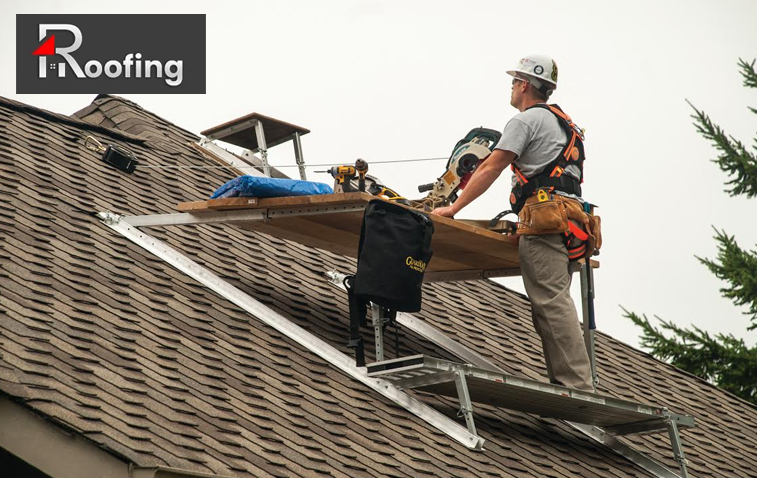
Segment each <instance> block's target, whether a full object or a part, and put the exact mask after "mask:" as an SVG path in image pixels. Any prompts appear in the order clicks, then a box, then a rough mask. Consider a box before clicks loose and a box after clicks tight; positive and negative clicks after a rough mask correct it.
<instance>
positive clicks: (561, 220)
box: [517, 193, 602, 256]
mask: <svg viewBox="0 0 757 478" xmlns="http://www.w3.org/2000/svg"><path fill="white" fill-rule="evenodd" d="M518 218H519V221H520V222H519V224H518V231H517V234H519V235H538V234H565V233H568V232H569V231H570V225H569V221H573V223H574V224H575V225H577V226H579V227H580V228H581V229H583V230H584V231H585V232H586V233H587V234H588V235H589V238H588V240H587V243H588V244H587V255H588V256H592V255H593V254H594V251H595V250H599V248H600V247H602V220H601V218H600V217H599V216H593V215H590V214H587V213H586V212H584V210H583V207H582V206H581V203H579V202H578V201H576V200H574V199H571V198H567V197H564V196H560V195H556V194H555V195H553V194H546V193H545V194H541V193H539V194H535V195H533V196H531V197H529V198H528V199H527V200H526V204H525V205H524V206H523V209H522V210H521V212H520V214H519V215H518Z"/></svg>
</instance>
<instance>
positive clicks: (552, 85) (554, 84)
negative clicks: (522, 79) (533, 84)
mask: <svg viewBox="0 0 757 478" xmlns="http://www.w3.org/2000/svg"><path fill="white" fill-rule="evenodd" d="M505 73H507V74H508V75H510V76H512V77H515V76H516V73H520V74H521V75H523V76H526V77H529V78H534V79H536V80H537V81H541V82H544V83H547V84H549V85H550V86H551V87H552V89H553V90H556V89H557V83H555V82H553V81H550V80H545V79H544V78H539V77H535V76H532V75H530V74H528V73H525V72H522V71H518V70H507V71H506V72H505Z"/></svg>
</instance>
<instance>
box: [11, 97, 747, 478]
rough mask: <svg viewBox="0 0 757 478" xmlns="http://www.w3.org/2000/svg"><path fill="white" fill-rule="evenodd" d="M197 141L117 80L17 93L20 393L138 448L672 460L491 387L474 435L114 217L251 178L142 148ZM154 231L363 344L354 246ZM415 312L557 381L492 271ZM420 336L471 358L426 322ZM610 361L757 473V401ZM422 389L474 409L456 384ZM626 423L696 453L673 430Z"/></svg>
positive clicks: (714, 454) (393, 470)
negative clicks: (603, 440)
mask: <svg viewBox="0 0 757 478" xmlns="http://www.w3.org/2000/svg"><path fill="white" fill-rule="evenodd" d="M88 135H93V136H95V137H96V138H97V139H99V140H100V141H101V142H103V143H112V142H117V143H119V144H121V145H123V146H126V147H127V148H129V149H131V150H132V151H133V152H134V153H135V154H136V155H137V157H138V158H139V160H140V167H139V168H138V169H137V171H136V172H135V173H134V174H133V175H128V174H125V173H123V172H121V171H118V170H116V169H114V168H111V167H110V166H108V165H106V164H105V163H103V162H102V161H101V160H100V159H99V157H98V155H97V154H96V153H94V152H92V151H90V150H87V149H86V148H85V147H84V138H85V137H86V136H88ZM197 139H198V137H197V136H195V135H193V134H192V133H189V132H187V131H185V130H183V129H181V128H179V127H177V126H175V125H173V124H171V123H170V122H168V121H166V120H164V119H161V118H159V117H157V116H156V115H154V114H152V113H150V112H147V111H145V110H143V109H142V108H141V107H139V106H138V105H136V104H134V103H132V102H130V101H128V100H125V99H123V98H118V97H113V96H107V95H101V96H99V97H98V98H97V99H96V100H95V101H94V102H93V103H92V105H90V106H88V107H86V108H84V109H83V110H81V111H79V112H77V113H76V114H75V115H74V117H66V116H63V115H58V114H54V113H49V112H44V111H42V110H38V109H36V108H33V107H30V106H28V105H23V104H20V103H18V102H15V101H12V100H7V99H2V98H0V354H1V360H0V392H1V393H4V394H6V395H7V396H9V397H11V398H12V399H14V400H16V401H18V402H20V403H23V404H24V405H25V406H27V407H29V408H31V409H33V410H35V411H36V412H38V413H40V414H43V415H44V416H46V417H47V418H49V419H50V420H51V421H53V422H55V423H57V424H59V425H60V426H63V427H65V428H67V429H69V430H73V431H75V432H77V433H80V434H82V435H83V436H85V437H87V438H89V439H90V440H92V441H93V442H95V443H97V444H98V445H99V446H101V447H103V448H105V449H107V450H109V451H111V452H112V453H115V454H117V455H119V456H121V457H123V458H124V459H127V460H129V461H131V462H133V463H135V464H136V465H139V466H152V465H164V466H172V467H178V468H185V469H190V470H196V471H202V472H209V473H217V474H223V475H236V476H276V477H279V476H282V477H283V476H292V477H315V476H323V475H331V476H335V477H379V476H389V477H415V476H442V477H452V476H465V477H490V476H515V477H528V476H549V477H555V478H567V477H571V478H573V477H587V478H588V477H613V478H617V477H646V476H651V475H650V474H649V473H647V472H646V471H644V470H642V469H641V468H639V467H638V466H636V465H634V464H633V463H631V462H630V461H628V460H626V459H625V458H623V457H620V456H618V455H616V454H615V453H613V452H612V451H610V450H607V449H605V448H603V447H602V446H600V445H598V444H596V443H594V442H592V441H591V440H589V439H588V438H586V437H584V436H583V435H581V434H580V433H578V432H576V431H574V430H573V429H572V428H570V427H568V426H567V425H565V424H563V423H561V422H559V421H556V420H551V419H543V418H540V417H536V416H531V415H527V414H523V413H518V412H513V411H508V410H503V409H495V408H492V407H488V406H485V405H475V410H476V425H477V428H478V431H479V434H480V435H481V436H482V437H483V438H485V439H486V440H487V442H486V445H485V451H482V452H475V451H471V450H469V449H467V448H465V447H464V446H462V445H460V444H458V443H456V442H455V441H453V440H452V439H450V438H449V437H447V436H446V435H444V434H443V433H441V432H439V431H437V430H436V429H435V428H433V427H431V426H429V425H428V424H426V423H425V422H423V421H422V420H420V419H418V418H416V417H415V416H414V415H412V414H411V413H409V412H407V411H406V410H405V409H403V408H401V407H399V406H397V405H395V404H394V403H392V402H390V401H389V400H387V399H385V398H383V397H382V396H380V395H378V394H376V393H374V392H372V391H370V390H369V389H368V388H367V387H365V386H363V385H362V384H360V383H358V382H355V381H354V380H352V379H350V378H349V377H347V376H346V375H344V374H343V373H341V372H340V371H338V370H337V369H335V368H334V367H332V366H330V365H329V364H327V363H324V362H323V360H321V359H320V358H319V357H318V356H316V355H315V354H313V353H311V352H310V351H308V350H306V349H304V348H303V347H301V346H300V345H298V344H296V343H295V342H293V341H292V340H290V339H289V338H287V337H285V336H282V335H281V334H280V333H279V332H277V331H275V330H273V329H271V328H270V327H268V326H266V325H264V324H263V323H262V322H260V321H258V320H257V319H256V318H255V317H252V316H250V315H249V314H247V313H246V312H244V311H243V310H240V309H239V308H238V307H237V306H235V305H234V304H231V303H230V302H228V301H227V300H225V299H224V298H222V297H219V296H218V295H216V294H214V293H213V292H211V291H210V290H208V289H206V288H204V287H203V286H201V285H200V284H198V283H197V282H195V281H194V280H192V279H190V278H188V277H187V276H186V275H184V274H183V273H181V272H179V271H177V270H175V269H173V268H172V267H171V266H169V265H167V264H166V263H164V262H163V261H161V260H160V259H158V258H156V257H154V256H152V255H151V254H150V253H148V252H146V251H144V250H143V249H141V248H140V247H138V246H136V245H134V244H133V243H131V242H130V241H128V240H127V239H125V238H123V237H121V236H120V235H118V234H116V233H115V232H113V231H112V230H110V229H109V228H107V227H106V226H104V225H103V224H101V223H100V221H99V220H98V219H97V218H96V217H94V215H93V213H96V212H98V211H104V210H110V211H113V212H116V213H119V214H127V215H133V214H156V213H169V212H174V211H175V206H176V204H178V203H179V202H183V201H189V200H197V199H202V198H204V197H207V196H208V195H209V194H210V193H211V192H212V191H213V190H214V189H215V188H217V187H218V186H219V185H221V184H223V183H224V182H226V181H227V180H229V179H231V178H232V176H231V175H230V174H231V173H228V172H224V170H222V169H218V168H214V169H204V170H203V169H178V170H177V169H161V168H145V167H143V166H151V165H152V166H158V165H162V166H165V165H174V166H176V165H183V166H187V165H213V164H215V163H210V162H209V160H208V159H207V158H205V157H204V156H203V155H201V154H200V153H198V151H197V150H196V149H195V148H193V147H192V146H191V144H190V143H192V142H194V141H196V140H197ZM148 232H149V233H150V234H152V235H154V236H156V237H157V238H159V239H161V240H164V241H166V242H167V243H169V244H170V245H172V246H174V247H176V248H177V249H179V250H180V251H182V252H183V253H184V254H186V255H188V256H189V257H191V258H192V259H193V260H195V261H197V262H199V263H201V264H203V265H204V266H206V267H208V268H209V269H211V270H212V271H214V272H215V273H216V274H218V275H220V276H221V277H222V278H224V279H225V280H227V281H229V282H230V283H232V284H233V285H235V286H236V287H238V288H240V289H241V290H243V291H244V292H246V293H247V294H250V295H251V296H253V297H255V298H256V299H257V300H259V301H261V302H263V303H264V304H266V305H268V306H269V307H271V308H273V309H274V310H276V311H277V312H279V313H281V314H283V315H284V316H285V317H287V318H288V319H290V320H291V321H292V322H294V323H295V324H297V325H299V326H301V327H303V328H305V329H306V330H308V331H310V332H311V333H313V334H315V335H317V336H318V337H319V338H321V339H323V340H325V341H327V342H328V343H330V344H331V345H333V346H334V347H337V348H339V349H340V350H341V351H343V352H344V353H346V354H350V353H351V351H350V350H349V349H348V348H347V347H346V335H347V327H348V309H347V301H346V295H345V294H344V293H343V292H341V291H340V290H339V289H337V288H336V287H334V286H332V285H330V284H329V283H328V282H327V281H326V279H325V273H326V272H327V271H329V270H331V269H336V270H339V271H342V272H350V271H352V270H354V261H352V260H351V259H347V258H344V257H341V256H338V255H335V254H332V253H329V252H326V251H321V250H314V249H311V248H306V247H303V246H301V245H299V244H296V243H293V242H288V241H284V240H280V239H277V238H275V237H270V236H266V235H263V234H256V233H253V232H250V231H245V230H241V229H238V228H234V227H231V226H228V225H219V224H215V225H202V226H181V227H166V228H152V229H149V230H148ZM416 315H417V316H418V317H420V318H422V319H423V320H425V321H428V322H429V323H430V324H432V325H433V326H435V327H437V328H439V329H440V330H442V331H443V332H445V333H446V334H448V335H450V336H451V337H453V338H454V339H455V340H457V341H459V342H461V343H463V344H464V345H466V346H468V347H470V348H473V349H475V350H477V351H478V352H480V353H481V354H483V355H484V356H486V357H488V358H489V359H490V360H492V361H494V362H495V363H497V364H498V365H499V366H500V367H502V368H503V369H504V370H505V371H507V372H508V373H511V374H515V375H522V376H526V377H529V378H534V379H540V380H545V379H544V377H545V375H546V371H545V367H544V362H543V359H542V356H541V345H540V341H539V339H538V337H537V336H536V334H535V332H534V331H533V328H532V325H531V319H530V312H529V308H528V300H527V298H525V297H523V296H522V295H520V294H517V293H515V292H512V291H510V290H507V289H506V288H504V287H502V286H500V285H498V284H496V283H494V282H491V281H476V282H454V283H437V284H433V285H426V286H424V308H423V311H422V312H420V313H418V314H416ZM600 326H601V322H600ZM368 338H369V336H368V331H366V339H368ZM387 342H388V351H389V356H390V357H393V356H394V350H393V340H391V339H390V340H388V341H387ZM368 343H369V344H370V343H371V341H370V340H368ZM400 345H401V346H400V348H401V352H402V354H403V355H409V354H415V353H426V354H429V355H432V356H435V357H439V358H447V359H451V360H455V357H452V356H451V355H450V354H449V353H447V352H445V351H444V350H442V349H440V348H439V347H437V346H435V345H434V344H432V343H430V342H428V341H426V340H424V339H422V338H420V337H417V336H415V335H414V334H412V333H410V332H408V331H403V332H402V334H401V338H400ZM368 352H369V354H368V355H369V357H370V352H371V350H369V351H368ZM597 360H598V367H599V373H600V378H601V381H602V383H601V391H602V392H603V393H607V394H609V395H612V396H615V397H619V398H624V399H628V400H635V401H640V402H645V403H654V404H658V405H664V406H668V407H669V408H670V409H671V410H673V411H675V412H678V413H688V414H691V415H694V416H695V417H696V419H697V424H698V427H697V428H694V429H688V430H685V431H683V432H682V436H683V440H684V447H685V452H686V454H687V457H688V458H689V461H690V464H689V470H690V473H691V475H692V476H697V477H707V476H712V477H716V476H729V477H744V478H747V477H752V478H755V477H757V456H755V453H754V450H755V449H757V407H754V406H753V405H750V404H748V403H746V402H744V401H742V400H740V399H738V398H736V397H734V396H732V395H730V394H728V393H726V392H724V391H721V390H719V389H717V388H716V387H713V386H711V385H709V384H707V383H706V382H704V381H702V380H699V379H697V378H696V377H693V376H691V375H689V374H686V373H684V372H682V371H679V370H677V369H675V368H673V367H671V366H670V365H667V364H665V363H662V362H659V361H657V360H655V359H653V358H652V357H650V356H649V355H647V354H645V353H643V352H640V351H638V350H634V349H633V348H631V347H629V346H627V345H624V344H622V343H620V342H618V341H616V340H614V339H612V338H611V337H608V336H606V335H604V334H602V333H597ZM416 396H417V397H418V398H420V399H421V400H422V401H424V402H426V403H428V404H430V405H431V406H433V407H434V408H436V409H437V410H439V411H441V412H442V413H444V414H445V415H448V416H450V417H455V415H456V412H457V404H456V403H455V401H453V400H449V399H444V398H439V397H435V396H432V395H427V394H416ZM626 440H627V441H628V442H629V443H631V444H632V445H633V446H634V447H636V448H637V449H639V450H640V451H643V452H645V453H648V454H649V455H651V456H652V457H654V458H655V459H657V460H659V461H661V462H663V463H665V464H666V465H667V466H668V467H670V468H671V469H677V465H676V463H675V461H674V460H673V458H672V453H671V451H670V446H669V442H668V437H667V435H666V434H659V435H649V436H634V437H630V438H627V439H626Z"/></svg>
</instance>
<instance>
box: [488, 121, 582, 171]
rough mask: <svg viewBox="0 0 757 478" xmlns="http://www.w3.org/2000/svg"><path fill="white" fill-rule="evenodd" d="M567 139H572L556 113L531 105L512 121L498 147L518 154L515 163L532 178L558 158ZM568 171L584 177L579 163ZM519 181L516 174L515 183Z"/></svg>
mask: <svg viewBox="0 0 757 478" xmlns="http://www.w3.org/2000/svg"><path fill="white" fill-rule="evenodd" d="M567 142H568V138H567V136H566V135H565V132H564V131H563V130H562V128H561V127H560V123H559V121H558V120H557V118H556V117H555V115H554V114H552V113H551V112H550V111H547V110H546V109H544V108H531V109H528V110H526V111H524V112H522V113H518V114H517V115H515V116H513V117H512V119H510V121H508V123H507V125H506V126H505V131H504V132H503V133H502V138H501V139H500V140H499V143H497V146H495V148H496V149H503V150H506V151H512V152H513V153H515V154H517V155H518V158H517V159H516V160H515V166H516V167H517V168H518V169H520V171H521V172H522V173H523V175H524V176H525V177H526V178H530V177H532V176H534V175H535V174H538V173H540V172H542V171H543V170H544V168H545V167H546V166H547V165H548V164H549V163H551V162H552V161H553V160H554V159H555V158H557V156H558V155H559V154H560V153H561V152H562V150H563V148H564V147H565V145H566V144H567ZM565 173H566V174H569V175H570V176H573V177H574V178H576V179H581V178H580V172H579V170H578V167H577V166H575V165H569V166H568V167H567V168H565ZM515 181H516V180H515V176H513V185H515Z"/></svg>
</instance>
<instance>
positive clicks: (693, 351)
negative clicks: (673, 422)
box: [623, 59, 757, 403]
mask: <svg viewBox="0 0 757 478" xmlns="http://www.w3.org/2000/svg"><path fill="white" fill-rule="evenodd" d="M738 65H739V68H740V73H741V75H742V76H743V77H744V86H746V87H748V88H757V73H756V72H755V66H754V65H755V61H754V60H753V61H752V62H751V63H747V62H746V61H744V60H742V59H739V63H738ZM689 105H690V106H691V107H692V109H693V110H694V114H693V115H692V118H693V119H694V126H695V127H696V129H697V132H699V133H700V134H701V135H702V136H703V137H704V138H705V139H707V140H709V141H710V142H711V143H712V144H713V145H714V146H715V148H716V149H717V151H718V152H719V155H718V157H717V159H714V160H713V162H714V163H717V165H718V166H719V167H720V169H721V170H722V171H723V172H724V173H726V174H727V175H728V177H729V181H727V182H726V185H727V186H729V189H726V192H727V193H729V195H731V196H738V195H745V196H746V197H748V198H753V197H755V196H757V157H755V154H754V153H752V152H750V151H748V150H747V148H746V147H745V146H744V145H743V144H742V143H741V142H740V141H738V140H737V139H735V138H733V137H732V136H730V135H727V134H726V133H725V132H724V131H723V129H722V128H720V126H718V125H716V124H714V123H713V122H712V120H710V117H709V116H707V115H706V114H705V113H704V112H702V111H700V110H698V109H697V108H696V107H695V106H694V105H692V104H691V103H689ZM749 110H750V111H752V112H753V113H755V114H757V109H755V108H751V107H750V108H749ZM754 142H755V146H754V149H755V150H756V151H757V137H756V138H755V140H754ZM714 239H715V240H716V241H717V243H718V255H717V257H716V258H715V259H714V260H711V259H703V258H701V257H697V259H698V260H699V262H701V263H702V264H704V265H705V266H707V268H708V269H710V271H711V272H712V273H713V274H715V276H717V277H718V278H719V279H721V280H723V281H725V282H726V283H727V284H728V285H727V286H726V287H723V288H721V289H720V292H721V294H722V295H723V296H724V297H727V298H729V299H731V300H733V302H734V304H735V305H737V306H746V307H747V309H748V310H747V311H746V312H744V314H745V315H748V316H750V318H749V321H750V325H749V326H748V327H747V330H754V329H757V251H755V250H752V251H748V250H744V249H742V248H741V247H739V245H738V243H737V242H736V239H735V238H734V237H733V236H729V235H728V234H726V232H725V231H722V230H718V229H715V237H714ZM623 311H624V312H625V317H627V318H629V319H630V320H631V321H633V323H635V324H636V325H638V326H640V327H641V329H642V335H641V346H642V347H644V348H647V349H649V351H650V352H651V354H652V355H653V356H655V357H657V358H659V359H661V360H666V361H669V362H670V363H671V364H673V365H675V366H676V367H678V368H680V369H683V370H685V371H687V372H689V373H692V374H694V375H697V376H699V377H701V378H703V379H705V380H707V381H709V382H711V383H714V384H715V385H717V386H718V387H720V388H722V389H724V390H727V391H729V392H731V393H733V394H735V395H737V396H739V397H741V398H743V399H745V400H748V401H750V402H752V403H757V346H755V347H751V348H750V347H747V346H746V344H745V343H744V340H743V339H737V338H736V337H734V336H733V335H732V334H728V335H724V334H718V335H716V336H714V337H713V336H711V335H710V334H709V333H707V332H705V331H703V330H701V329H699V328H697V327H694V328H693V330H689V329H682V328H680V327H678V326H676V325H675V324H674V323H673V322H669V321H665V320H662V319H660V318H658V317H655V318H656V319H657V320H658V321H659V323H660V328H661V329H662V330H660V329H659V328H657V327H655V326H654V325H652V324H651V323H650V321H649V319H648V318H647V316H646V315H642V316H641V317H640V316H638V315H637V314H635V313H633V312H629V311H627V310H625V309H623ZM663 331H667V332H669V335H670V336H666V335H664V334H663Z"/></svg>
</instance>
